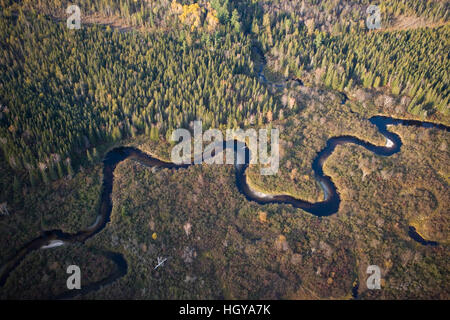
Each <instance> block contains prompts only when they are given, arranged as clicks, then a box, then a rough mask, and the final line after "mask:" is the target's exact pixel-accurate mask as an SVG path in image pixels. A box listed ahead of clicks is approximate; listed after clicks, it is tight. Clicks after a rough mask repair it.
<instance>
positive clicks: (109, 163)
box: [0, 69, 450, 298]
mask: <svg viewBox="0 0 450 320" xmlns="http://www.w3.org/2000/svg"><path fill="white" fill-rule="evenodd" d="M260 79H261V80H262V81H263V82H266V83H267V80H266V78H265V76H264V74H263V73H262V69H261V72H260ZM295 81H297V82H299V80H295ZM300 82H301V81H300ZM300 82H299V83H300ZM277 86H280V87H283V85H281V84H280V85H278V84H277ZM343 103H345V99H344V101H343ZM369 121H370V122H371V123H372V124H374V125H375V126H376V127H377V128H378V130H379V131H380V133H381V134H382V135H384V136H385V137H386V141H387V143H386V145H385V146H377V145H374V144H371V143H369V142H366V141H363V140H361V139H359V138H356V137H353V136H339V137H333V138H331V139H329V140H328V141H327V144H326V146H325V148H324V149H323V150H321V151H320V152H319V153H318V154H317V156H316V158H315V159H314V161H313V163H312V168H313V170H314V175H315V178H316V179H317V181H318V182H319V184H320V186H321V187H322V189H323V192H324V195H325V197H324V199H323V201H320V202H316V203H311V202H307V201H303V200H301V199H297V198H295V197H292V196H289V195H275V194H262V193H260V192H257V191H255V190H252V189H251V187H250V186H249V185H248V183H247V177H246V169H247V167H248V163H249V149H248V148H247V147H246V145H245V144H244V143H242V142H238V141H235V143H234V145H233V149H234V151H235V153H236V152H237V150H238V149H240V150H244V152H245V164H243V165H236V186H237V188H238V190H239V191H240V192H241V193H242V194H243V195H244V196H245V197H246V198H247V199H248V200H249V201H255V202H257V203H259V204H268V203H276V204H290V205H292V206H294V207H295V208H301V209H303V210H305V211H307V212H309V213H311V214H313V215H316V216H329V215H332V214H334V213H336V212H337V211H338V209H339V204H340V196H339V192H338V190H337V189H336V186H335V185H334V183H333V181H332V179H331V177H328V176H326V175H325V174H324V172H323V165H324V163H325V161H326V160H327V159H328V157H329V156H330V155H331V154H332V153H333V151H334V150H335V149H336V147H337V146H338V145H344V144H356V145H359V146H362V147H364V148H366V149H367V150H369V151H371V152H373V153H375V154H376V155H379V156H391V155H393V154H395V153H397V152H399V151H400V149H401V146H402V141H401V139H400V137H399V136H398V135H397V134H395V133H393V132H390V131H388V129H387V128H388V126H389V125H404V126H416V127H419V126H424V127H427V128H437V129H441V130H445V131H447V132H449V131H450V128H449V127H446V126H444V125H440V124H434V123H430V122H422V121H414V120H401V119H394V118H390V117H385V116H375V117H372V118H370V119H369ZM227 147H228V145H227V144H226V142H225V143H224V145H223V150H225V149H226V148H227ZM126 159H131V160H134V161H138V162H139V163H141V164H142V165H144V166H146V167H149V168H167V169H184V168H187V167H189V166H191V165H186V164H185V165H176V164H174V163H170V162H164V161H161V160H159V159H156V158H154V157H152V156H150V155H148V154H146V153H144V152H142V151H141V150H138V149H136V148H132V147H118V148H115V149H113V150H111V151H109V152H108V153H107V154H106V156H105V158H104V160H103V186H102V192H101V202H100V209H99V213H98V216H97V219H96V221H95V223H94V224H93V225H92V226H90V227H88V228H87V229H86V230H82V231H80V232H78V233H75V234H69V233H65V232H63V231H62V230H49V231H45V232H43V233H42V235H41V236H40V237H38V238H36V239H34V240H32V241H30V242H29V243H27V244H26V245H25V246H24V247H22V249H20V250H19V251H18V252H17V253H16V255H15V256H14V257H12V258H11V259H10V260H9V261H8V262H7V263H6V264H5V265H3V266H2V268H1V269H0V286H3V285H4V284H5V282H6V281H7V279H8V277H9V275H10V273H11V272H12V271H13V270H14V269H15V268H16V267H17V266H18V265H19V264H20V262H21V261H22V260H23V259H24V257H25V256H26V255H27V254H29V253H30V252H32V251H34V250H37V249H50V248H53V247H57V246H60V245H70V243H74V242H81V243H84V242H85V241H86V240H87V239H88V238H90V237H92V236H94V235H95V234H97V233H98V232H100V231H102V230H103V229H104V228H105V226H106V225H107V224H108V222H109V221H110V215H111V211H112V201H111V193H112V189H113V184H114V170H115V168H116V166H117V164H119V163H120V162H122V161H124V160H126ZM409 234H410V236H411V237H412V238H413V239H415V240H416V241H418V242H420V243H422V244H424V245H437V243H436V242H432V241H426V240H424V239H423V238H421V237H420V235H418V234H417V232H416V231H415V229H414V228H410V230H409ZM90 250H93V251H95V253H97V254H102V255H105V256H107V257H108V258H109V259H111V260H113V261H114V262H115V263H116V265H117V271H116V272H113V274H111V275H110V276H108V277H107V278H105V279H103V280H102V281H100V282H97V283H94V284H91V285H89V286H86V287H84V288H82V290H74V291H69V292H67V293H65V294H63V295H62V296H60V297H59V298H71V297H73V296H74V295H77V294H86V293H88V292H91V291H95V290H98V289H99V288H100V287H101V286H104V285H107V284H109V283H111V282H113V281H116V280H118V279H119V278H120V277H123V276H124V275H126V273H127V270H128V268H127V263H126V260H125V258H124V257H123V256H122V254H120V253H117V252H109V251H101V250H98V249H92V248H91V249H90Z"/></svg>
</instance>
